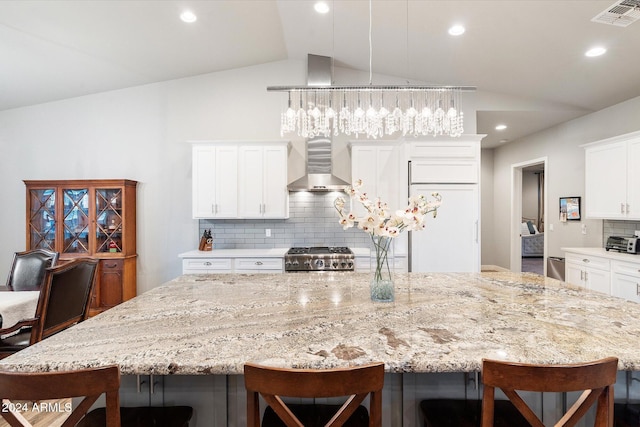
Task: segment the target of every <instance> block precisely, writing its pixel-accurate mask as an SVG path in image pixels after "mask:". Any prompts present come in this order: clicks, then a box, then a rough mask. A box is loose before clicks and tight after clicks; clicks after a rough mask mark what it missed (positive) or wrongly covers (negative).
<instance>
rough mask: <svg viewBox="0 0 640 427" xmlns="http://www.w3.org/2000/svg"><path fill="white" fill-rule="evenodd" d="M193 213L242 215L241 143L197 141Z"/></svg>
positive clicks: (227, 216) (211, 215)
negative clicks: (239, 180) (239, 165)
mask: <svg viewBox="0 0 640 427" xmlns="http://www.w3.org/2000/svg"><path fill="white" fill-rule="evenodd" d="M192 157H193V159H192V160H193V162H192V167H193V182H192V189H193V217H194V218H236V217H237V216H238V147H237V146H236V145H217V144H194V145H193V148H192Z"/></svg>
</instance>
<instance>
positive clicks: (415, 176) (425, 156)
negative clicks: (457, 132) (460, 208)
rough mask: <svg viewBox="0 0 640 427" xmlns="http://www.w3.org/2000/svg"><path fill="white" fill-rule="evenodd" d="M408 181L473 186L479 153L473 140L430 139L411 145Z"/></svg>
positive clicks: (476, 177)
mask: <svg viewBox="0 0 640 427" xmlns="http://www.w3.org/2000/svg"><path fill="white" fill-rule="evenodd" d="M409 158H410V159H411V177H410V179H411V182H417V183H435V182H442V183H447V184H475V183H477V182H478V180H479V176H480V174H479V168H480V152H479V144H478V141H475V140H468V139H467V140H465V139H459V140H455V141H452V140H433V141H416V142H412V143H411V148H410V152H409Z"/></svg>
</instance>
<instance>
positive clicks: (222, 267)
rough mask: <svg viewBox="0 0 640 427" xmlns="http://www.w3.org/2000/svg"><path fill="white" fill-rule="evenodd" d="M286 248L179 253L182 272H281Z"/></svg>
mask: <svg viewBox="0 0 640 427" xmlns="http://www.w3.org/2000/svg"><path fill="white" fill-rule="evenodd" d="M286 251H287V248H278V249H215V250H213V251H208V252H206V251H189V252H184V253H181V254H179V255H178V256H179V257H180V258H181V259H182V274H216V273H282V272H284V254H285V252H286Z"/></svg>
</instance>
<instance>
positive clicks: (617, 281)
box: [611, 260, 640, 302]
mask: <svg viewBox="0 0 640 427" xmlns="http://www.w3.org/2000/svg"><path fill="white" fill-rule="evenodd" d="M639 261H640V260H639ZM611 272H612V276H611V295H613V296H616V297H620V298H624V299H627V300H629V301H634V302H640V262H638V263H631V262H624V261H612V262H611Z"/></svg>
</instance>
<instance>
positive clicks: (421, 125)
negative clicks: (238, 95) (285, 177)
mask: <svg viewBox="0 0 640 427" xmlns="http://www.w3.org/2000/svg"><path fill="white" fill-rule="evenodd" d="M267 89H268V90H272V91H286V92H288V93H289V104H288V108H287V110H286V111H285V112H283V113H282V116H281V123H280V134H281V135H282V136H284V135H285V134H289V133H293V132H295V133H297V134H298V135H299V136H301V137H304V138H313V137H316V136H325V137H329V136H331V135H339V134H340V133H342V134H344V135H354V136H355V137H358V136H360V135H365V136H366V137H367V138H381V137H383V136H385V135H395V134H402V135H403V136H407V135H410V136H419V135H433V136H437V135H448V136H452V137H458V136H460V135H462V133H463V131H464V128H463V117H464V115H463V113H462V111H460V104H461V100H460V98H461V92H463V91H466V90H473V89H474V88H472V87H467V86H327V87H307V86H288V87H285V86H271V87H269V88H267Z"/></svg>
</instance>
